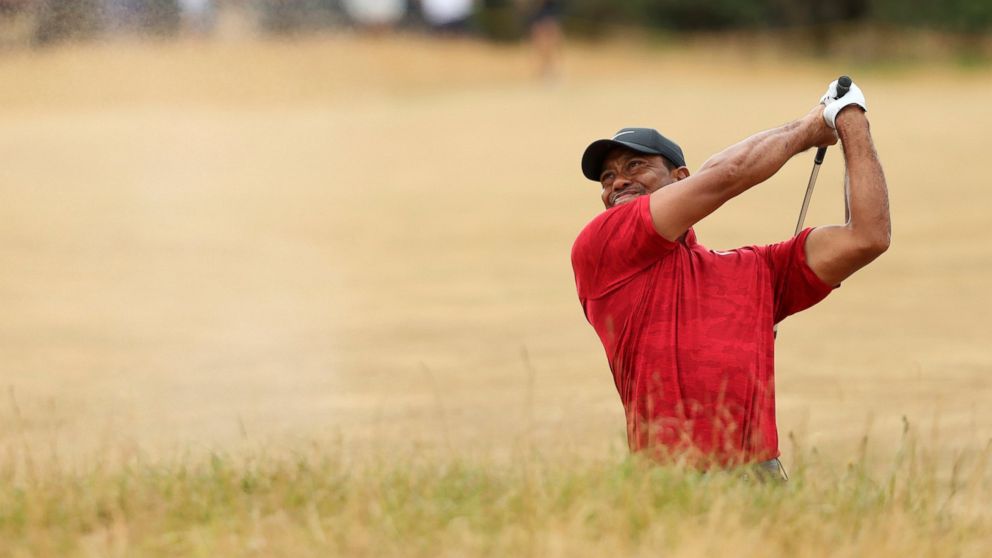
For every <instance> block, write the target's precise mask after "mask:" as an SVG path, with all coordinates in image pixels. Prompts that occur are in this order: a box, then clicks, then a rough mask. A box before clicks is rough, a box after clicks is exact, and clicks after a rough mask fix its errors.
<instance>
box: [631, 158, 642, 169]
mask: <svg viewBox="0 0 992 558" xmlns="http://www.w3.org/2000/svg"><path fill="white" fill-rule="evenodd" d="M643 162H644V161H639V160H636V159H635V160H633V161H631V162H629V163H627V168H628V169H636V168H637V167H639V166H641V163H643Z"/></svg>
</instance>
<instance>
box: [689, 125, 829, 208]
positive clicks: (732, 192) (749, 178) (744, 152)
mask: <svg viewBox="0 0 992 558" xmlns="http://www.w3.org/2000/svg"><path fill="white" fill-rule="evenodd" d="M814 139H815V134H813V133H812V131H811V127H810V126H809V125H808V121H807V119H806V118H803V119H800V120H795V121H793V122H790V123H788V124H785V125H784V126H780V127H778V128H774V129H771V130H766V131H764V132H759V133H757V134H754V135H753V136H751V137H749V138H747V139H745V140H744V141H741V142H739V143H737V144H734V145H732V146H730V147H728V148H727V149H724V150H723V151H721V152H720V153H717V154H716V155H714V156H712V157H710V158H709V159H708V160H707V161H706V162H705V163H703V166H702V167H700V169H699V171H698V173H699V174H702V173H719V174H721V175H723V176H722V177H721V178H722V179H721V180H719V181H717V182H718V183H720V184H722V185H723V186H724V187H725V188H726V193H727V194H728V195H729V197H733V196H736V195H738V194H740V193H742V192H744V191H745V190H747V189H748V188H751V187H752V186H754V185H756V184H760V183H762V182H764V181H765V180H768V179H769V178H771V176H772V175H774V174H775V173H776V172H778V171H779V169H781V168H782V166H783V165H785V163H786V162H788V160H789V159H791V158H792V157H793V156H795V155H796V154H798V153H800V152H802V151H805V150H806V149H809V148H810V147H813V145H814Z"/></svg>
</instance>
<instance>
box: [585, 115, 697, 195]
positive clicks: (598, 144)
mask: <svg viewBox="0 0 992 558" xmlns="http://www.w3.org/2000/svg"><path fill="white" fill-rule="evenodd" d="M614 147H626V148H627V149H632V150H634V151H637V152H638V153H645V154H647V155H661V156H662V157H664V158H666V159H668V160H669V161H671V162H672V163H673V164H674V165H675V166H676V167H684V166H685V156H684V155H682V148H681V147H679V144H677V143H675V142H674V141H672V140H670V139H668V138H666V137H665V136H663V135H661V134H660V133H658V130H655V129H653V128H624V129H623V130H620V131H619V132H617V133H616V134H614V135H613V137H612V138H611V139H601V140H596V141H594V142H592V143H590V144H589V147H587V148H586V152H585V153H583V154H582V174H584V175H585V176H586V178H588V179H589V180H594V181H596V182H599V175H600V173H601V172H603V160H604V159H606V156H607V155H608V154H609V152H610V151H611V150H612V149H613V148H614Z"/></svg>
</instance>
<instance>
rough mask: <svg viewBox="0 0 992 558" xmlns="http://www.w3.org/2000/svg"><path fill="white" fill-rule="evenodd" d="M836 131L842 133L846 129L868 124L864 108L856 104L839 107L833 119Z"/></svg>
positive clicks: (862, 126)
mask: <svg viewBox="0 0 992 558" xmlns="http://www.w3.org/2000/svg"><path fill="white" fill-rule="evenodd" d="M834 124H835V125H836V127H837V133H838V134H840V135H843V134H844V133H845V132H847V131H848V130H853V129H857V128H864V127H867V126H868V117H867V116H865V110H864V109H863V108H861V107H859V106H858V105H848V106H846V107H844V108H843V109H841V111H840V112H839V113H838V114H837V117H836V118H835V119H834Z"/></svg>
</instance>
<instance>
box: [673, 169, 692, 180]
mask: <svg viewBox="0 0 992 558" xmlns="http://www.w3.org/2000/svg"><path fill="white" fill-rule="evenodd" d="M672 174H674V175H675V180H685V179H686V178H689V169H688V168H687V167H679V168H677V169H675V170H674V171H672Z"/></svg>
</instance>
